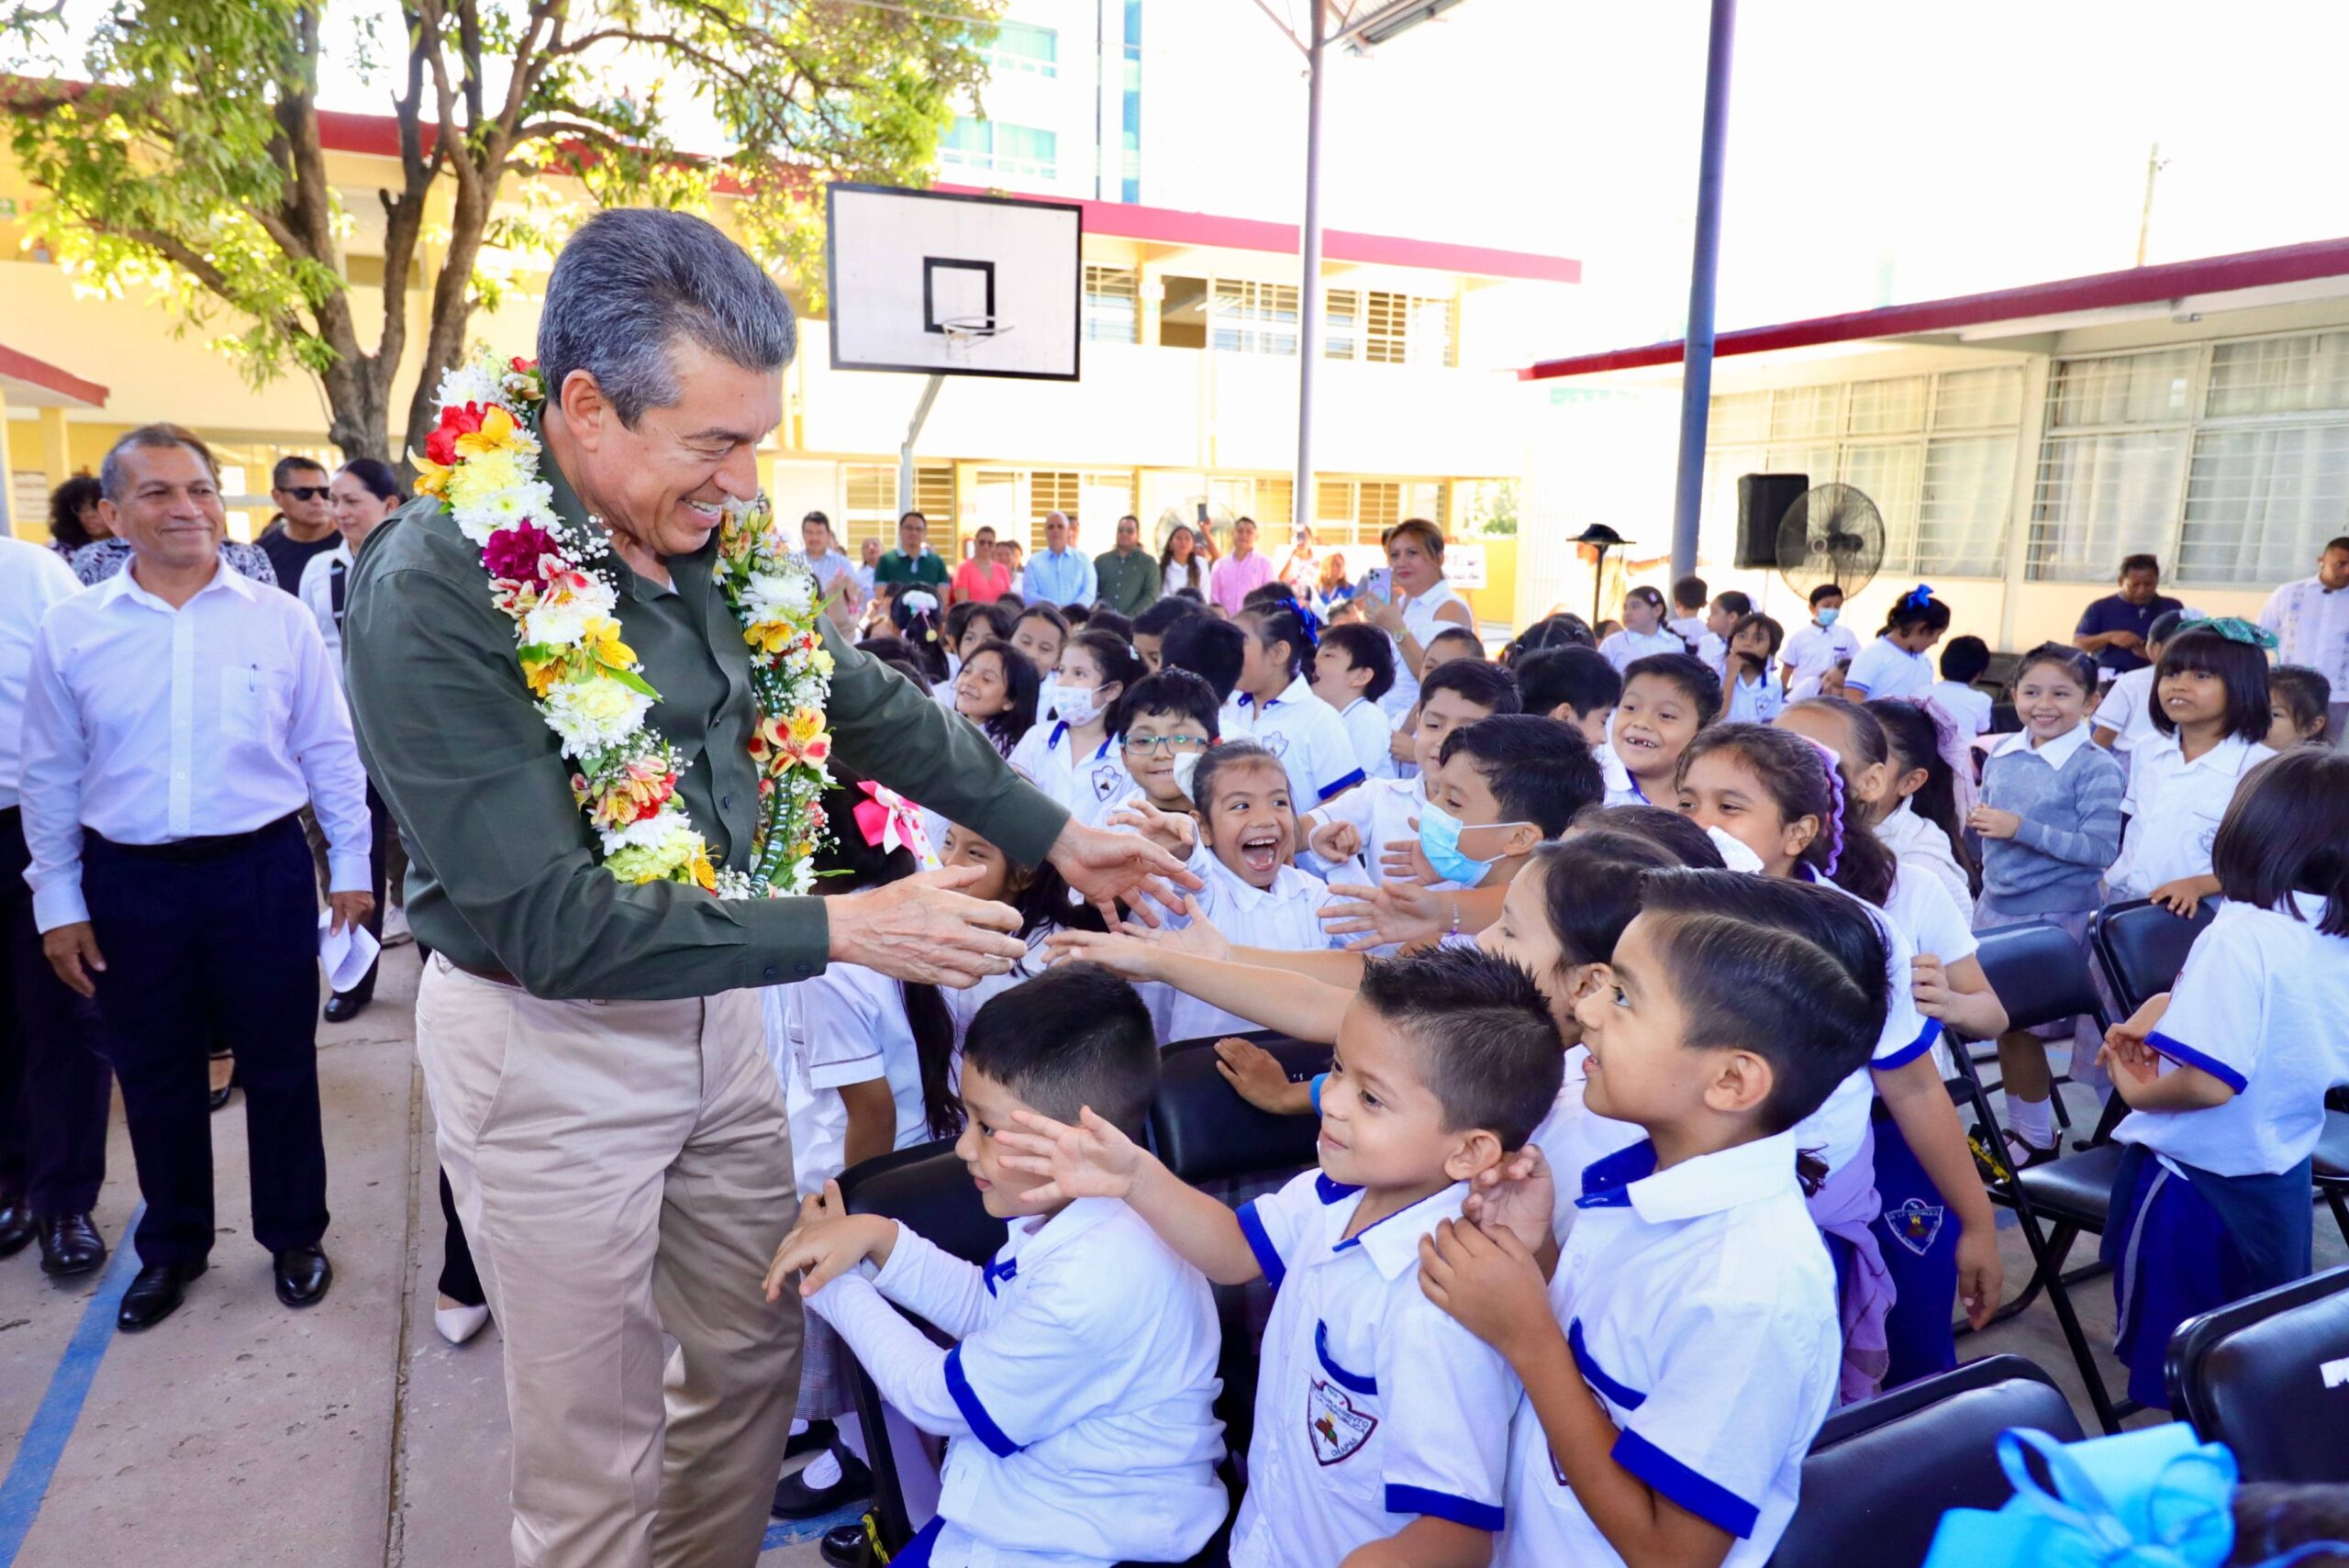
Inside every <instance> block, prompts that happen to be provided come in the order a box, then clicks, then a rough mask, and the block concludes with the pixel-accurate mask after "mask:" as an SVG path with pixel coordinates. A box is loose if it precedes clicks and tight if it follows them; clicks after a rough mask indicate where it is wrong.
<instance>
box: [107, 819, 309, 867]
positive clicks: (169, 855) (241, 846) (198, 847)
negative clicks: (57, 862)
mask: <svg viewBox="0 0 2349 1568" xmlns="http://www.w3.org/2000/svg"><path fill="white" fill-rule="evenodd" d="M300 823H301V813H300V812H298V811H296V812H288V813H287V814H286V815H285V816H284V817H279V818H278V819H277V820H276V821H274V822H269V823H264V824H262V826H261V827H259V828H254V829H253V830H252V831H251V832H250V833H215V834H211V835H208V836H206V837H203V838H195V839H171V840H165V841H164V842H162V843H160V844H124V843H117V841H116V840H112V839H109V838H107V837H106V835H105V834H103V833H101V832H99V831H98V830H97V829H96V828H89V827H84V828H83V829H82V834H83V838H84V839H85V840H87V841H88V842H89V843H90V844H92V845H98V846H103V847H104V848H105V849H106V851H107V852H108V853H111V854H117V855H120V856H122V857H123V858H124V859H126V860H134V861H169V862H172V863H173V864H174V865H196V864H200V863H202V862H206V861H217V860H218V859H219V858H220V857H221V856H223V855H229V854H234V853H236V852H237V851H239V850H250V849H252V848H254V847H255V846H256V845H258V844H260V843H261V842H262V840H265V839H267V838H269V837H270V836H271V835H272V834H275V833H283V832H284V831H285V830H286V829H288V828H292V829H293V830H294V831H295V832H297V833H298V832H300V831H301V827H300Z"/></svg>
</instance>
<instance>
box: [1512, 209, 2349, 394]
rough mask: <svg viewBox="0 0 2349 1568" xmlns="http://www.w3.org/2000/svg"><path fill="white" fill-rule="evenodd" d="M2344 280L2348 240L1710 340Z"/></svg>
mask: <svg viewBox="0 0 2349 1568" xmlns="http://www.w3.org/2000/svg"><path fill="white" fill-rule="evenodd" d="M2343 276H2349V239H2316V240H2310V241H2309V242H2308V243H2306V244H2302V245H2283V246H2278V247H2277V248H2275V249H2274V250H2242V251H2237V252H2236V253H2234V254H2232V255H2229V256H2205V257H2202V258H2199V260H2196V261H2165V262H2163V263H2161V264H2160V265H2158V266H2152V267H2132V268H2130V269H2129V270H2127V271H2126V272H2096V273H2092V274H2090V275H2089V276H2087V277H2084V278H2065V279H2063V280H2062V281H2060V282H2057V283H2049V284H2031V285H2029V286H2027V287H2023V288H2011V289H1996V290H1993V291H1991V292H1990V293H1988V294H1969V295H1958V296H1957V297H1955V298H1954V299H1935V300H1926V301H1923V302H1921V303H1919V304H1916V305H1889V306H1884V307H1883V308H1881V309H1877V310H1855V311H1850V312H1847V313H1845V314H1843V315H1842V316H1819V317H1811V318H1810V319H1809V320H1807V321H1788V322H1784V323H1781V324H1779V325H1777V326H1774V327H1747V328H1741V329H1739V330H1738V331H1735V332H1724V333H1722V334H1720V337H1719V338H1717V339H1714V342H1713V353H1714V356H1715V357H1716V358H1722V357H1726V356H1728V355H1731V354H1760V353H1767V352H1769V351H1770V350H1774V349H1804V348H1811V347H1815V346H1817V345H1819V344H1822V343H1849V342H1856V341H1860V340H1862V339H1870V338H1900V337H1908V336H1911V335H1914V334H1917V333H1923V332H1949V331H1954V330H1956V329H1958V328H1965V327H1979V326H1982V325H1984V324H1986V323H1988V322H1993V321H2022V320H2028V319H2030V318H2031V317H2038V316H2063V315H2069V314H2071V313H2072V312H2075V311H2083V310H2110V309H2113V308H2115V307H2116V306H2131V305H2150V304H2153V303H2154V302H2155V301H2159V300H2173V299H2184V298H2186V297H2187V296H2188V295H2205V294H2228V293H2232V292H2234V291H2236V290H2239V289H2254V288H2265V287H2268V286H2270V285H2273V284H2296V283H2306V282H2308V281H2309V280H2310V279H2312V278H2331V277H2343ZM1686 353H1687V343H1686V342H1685V341H1683V340H1680V339H1674V340H1673V341H1671V342H1668V343H1650V344H1646V345H1644V346H1642V347H1640V348H1634V349H1610V350H1607V351H1605V352H1603V353H1596V354H1578V355H1575V356H1574V357H1572V358H1568V359H1561V360H1544V361H1542V362H1541V363H1539V364H1533V365H1528V366H1527V367H1526V368H1525V369H1523V370H1521V371H1519V372H1518V373H1517V374H1518V379H1519V380H1520V381H1548V380H1551V379H1553V378H1554V377H1558V376H1576V375H1596V374H1598V373H1600V372H1602V371H1620V370H1638V369H1641V368H1643V367H1645V366H1649V365H1670V364H1677V363H1679V362H1680V361H1681V360H1682V358H1683V357H1684V356H1685V355H1686Z"/></svg>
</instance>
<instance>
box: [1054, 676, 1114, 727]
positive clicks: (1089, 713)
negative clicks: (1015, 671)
mask: <svg viewBox="0 0 2349 1568" xmlns="http://www.w3.org/2000/svg"><path fill="white" fill-rule="evenodd" d="M1100 697H1101V694H1100V693H1099V692H1098V691H1096V690H1090V689H1088V688H1086V687H1084V686H1069V685H1063V684H1061V683H1060V682H1058V681H1047V682H1045V683H1044V693H1043V695H1042V697H1041V699H1039V705H1040V706H1042V707H1043V708H1044V709H1046V710H1047V711H1048V712H1051V713H1053V714H1055V715H1057V716H1059V718H1060V721H1061V722H1062V723H1063V724H1065V725H1068V726H1070V727H1071V728H1077V729H1082V728H1085V726H1086V725H1088V724H1090V723H1092V722H1093V721H1094V720H1095V719H1097V718H1098V717H1101V702H1100Z"/></svg>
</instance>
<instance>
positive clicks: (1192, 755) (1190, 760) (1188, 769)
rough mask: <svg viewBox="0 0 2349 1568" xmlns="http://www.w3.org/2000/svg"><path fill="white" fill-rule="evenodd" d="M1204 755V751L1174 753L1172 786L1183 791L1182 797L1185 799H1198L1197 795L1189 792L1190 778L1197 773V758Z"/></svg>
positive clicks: (1194, 776)
mask: <svg viewBox="0 0 2349 1568" xmlns="http://www.w3.org/2000/svg"><path fill="white" fill-rule="evenodd" d="M1206 755H1207V753H1206V752H1205V751H1177V752H1175V788H1176V789H1179V790H1181V791H1182V792H1183V798H1184V799H1186V800H1197V799H1198V796H1197V795H1193V794H1192V793H1191V780H1192V779H1194V778H1196V777H1197V775H1198V772H1199V759H1200V758H1202V757H1204V756H1206Z"/></svg>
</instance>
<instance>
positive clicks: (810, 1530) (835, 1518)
mask: <svg viewBox="0 0 2349 1568" xmlns="http://www.w3.org/2000/svg"><path fill="white" fill-rule="evenodd" d="M863 1517H864V1505H863V1503H852V1504H850V1505H849V1506H848V1507H845V1508H842V1509H841V1510H840V1511H839V1512H837V1513H829V1514H826V1515H825V1516H824V1517H823V1518H819V1519H779V1520H777V1521H776V1522H775V1523H774V1524H771V1525H769V1526H767V1533H766V1539H765V1540H762V1541H760V1542H759V1550H760V1551H774V1549H775V1548H776V1547H778V1546H792V1545H796V1543H798V1542H800V1541H803V1540H815V1539H816V1538H817V1537H818V1536H819V1535H822V1534H823V1533H824V1532H825V1531H826V1530H828V1529H839V1528H840V1527H841V1525H852V1524H854V1523H856V1521H857V1520H859V1519H861V1518H863ZM0 1568H8V1560H7V1559H6V1558H5V1557H0Z"/></svg>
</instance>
